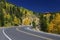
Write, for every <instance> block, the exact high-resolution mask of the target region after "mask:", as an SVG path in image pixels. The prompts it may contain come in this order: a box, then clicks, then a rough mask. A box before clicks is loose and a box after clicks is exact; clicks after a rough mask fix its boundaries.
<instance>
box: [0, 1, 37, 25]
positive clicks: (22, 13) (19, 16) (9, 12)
mask: <svg viewBox="0 0 60 40" xmlns="http://www.w3.org/2000/svg"><path fill="white" fill-rule="evenodd" d="M35 17H36V16H35V14H34V12H33V11H30V10H28V9H25V8H23V7H18V6H16V5H13V4H10V3H8V2H6V0H2V1H0V26H15V25H16V26H17V25H30V24H31V22H32V21H33V20H34V19H35Z"/></svg>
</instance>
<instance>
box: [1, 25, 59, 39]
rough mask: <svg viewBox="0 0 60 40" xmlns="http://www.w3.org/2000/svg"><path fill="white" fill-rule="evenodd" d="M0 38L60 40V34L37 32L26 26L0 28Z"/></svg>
mask: <svg viewBox="0 0 60 40" xmlns="http://www.w3.org/2000/svg"><path fill="white" fill-rule="evenodd" d="M0 40H60V35H53V34H48V33H44V32H36V31H33V30H31V29H28V28H27V27H25V26H24V27H12V28H0Z"/></svg>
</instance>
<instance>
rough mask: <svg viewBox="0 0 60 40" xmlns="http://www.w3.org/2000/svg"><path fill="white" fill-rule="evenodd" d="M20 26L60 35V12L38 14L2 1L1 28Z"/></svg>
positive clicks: (0, 12) (0, 3)
mask: <svg viewBox="0 0 60 40" xmlns="http://www.w3.org/2000/svg"><path fill="white" fill-rule="evenodd" d="M19 25H32V26H33V28H34V29H35V30H42V31H45V32H50V33H58V34H60V12H54V13H50V12H47V13H36V12H33V11H31V10H28V9H26V8H23V7H18V6H16V5H13V4H10V3H8V2H6V0H1V1H0V27H3V26H5V27H8V26H19Z"/></svg>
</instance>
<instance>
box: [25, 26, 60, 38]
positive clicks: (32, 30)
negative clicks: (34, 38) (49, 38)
mask: <svg viewBox="0 0 60 40" xmlns="http://www.w3.org/2000/svg"><path fill="white" fill-rule="evenodd" d="M26 29H28V30H30V31H35V32H39V33H44V34H49V35H53V36H58V37H60V35H58V34H53V33H46V32H42V31H36V30H33V29H30V28H29V27H27V28H26Z"/></svg>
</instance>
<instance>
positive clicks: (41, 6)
mask: <svg viewBox="0 0 60 40" xmlns="http://www.w3.org/2000/svg"><path fill="white" fill-rule="evenodd" d="M7 1H8V2H10V3H12V4H15V5H17V6H22V7H24V8H27V9H29V10H32V11H35V12H58V11H60V0H7Z"/></svg>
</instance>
